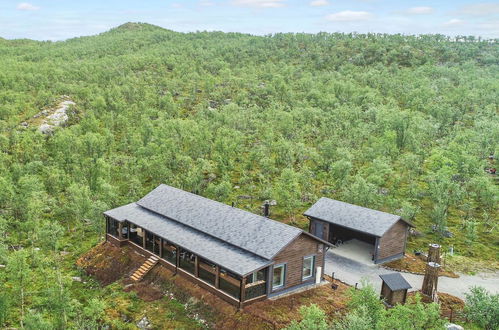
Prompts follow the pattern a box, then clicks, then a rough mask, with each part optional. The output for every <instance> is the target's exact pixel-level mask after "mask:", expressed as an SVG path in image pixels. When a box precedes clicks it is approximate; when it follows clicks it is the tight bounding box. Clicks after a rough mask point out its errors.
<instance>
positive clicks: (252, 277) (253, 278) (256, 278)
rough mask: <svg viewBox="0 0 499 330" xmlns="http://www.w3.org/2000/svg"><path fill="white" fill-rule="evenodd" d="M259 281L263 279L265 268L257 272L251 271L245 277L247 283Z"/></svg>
mask: <svg viewBox="0 0 499 330" xmlns="http://www.w3.org/2000/svg"><path fill="white" fill-rule="evenodd" d="M260 281H265V269H261V270H259V271H257V272H253V273H251V275H249V276H248V277H247V279H246V283H247V284H251V283H256V282H260Z"/></svg>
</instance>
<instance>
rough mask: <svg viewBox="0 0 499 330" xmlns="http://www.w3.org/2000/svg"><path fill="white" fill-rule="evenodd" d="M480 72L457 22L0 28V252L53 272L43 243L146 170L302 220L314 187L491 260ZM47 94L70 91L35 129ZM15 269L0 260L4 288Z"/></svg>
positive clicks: (58, 238) (136, 187)
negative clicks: (86, 31) (440, 26)
mask: <svg viewBox="0 0 499 330" xmlns="http://www.w3.org/2000/svg"><path fill="white" fill-rule="evenodd" d="M498 77H499V45H498V43H497V41H490V40H489V41H480V40H477V39H475V38H471V37H468V38H464V37H463V38H459V40H455V39H454V38H452V39H451V38H447V37H445V36H441V35H427V36H418V37H415V36H402V35H375V34H370V35H361V34H339V33H336V34H328V33H319V34H315V35H310V34H275V35H272V36H264V37H260V36H251V35H245V34H238V33H221V32H197V33H177V32H173V31H170V30H165V29H162V28H159V27H155V26H152V25H148V24H136V23H127V24H124V25H122V26H120V27H118V28H115V29H112V30H110V31H108V32H106V33H102V34H100V35H97V36H92V37H81V38H75V39H70V40H66V41H61V42H38V41H31V40H5V39H0V150H1V153H0V233H2V234H1V235H0V264H2V263H4V264H5V263H7V264H8V263H9V262H10V263H15V262H17V264H19V263H20V264H19V265H24V266H23V267H24V268H23V269H24V270H26V269H30V272H31V273H29V274H28V273H27V274H28V275H26V276H32V278H30V280H31V281H33V287H34V288H33V290H35V289H39V288H40V287H42V285H45V284H46V283H45V282H46V281H47V283H52V282H50V281H52V280H53V281H56V279H57V277H56V276H55V275H51V274H52V273H53V269H54V267H55V266H54V265H59V266H60V265H61V264H60V263H59V262H56V261H57V260H58V259H57V258H58V256H59V253H58V252H59V251H60V250H64V251H67V252H69V253H70V254H69V257H68V258H69V259H67V260H69V261H70V260H73V261H74V258H76V256H77V255H78V254H80V253H81V252H83V251H85V250H87V249H88V248H89V247H90V246H91V245H93V244H95V243H96V242H97V240H98V239H99V236H100V235H102V228H103V227H102V226H103V221H102V217H101V212H102V211H104V210H106V209H109V208H111V207H115V206H118V205H120V204H124V203H128V202H131V201H134V200H137V199H138V198H140V197H141V196H143V195H144V194H145V193H147V192H149V191H150V190H151V189H152V188H153V187H155V186H157V185H158V184H159V183H166V184H169V185H173V186H176V187H179V188H182V189H185V190H188V191H193V192H197V193H199V194H201V195H203V196H206V197H209V198H213V199H216V200H219V201H222V202H225V203H231V202H235V203H236V205H237V206H238V207H241V208H245V209H248V210H251V211H253V212H260V206H261V204H262V202H263V201H264V200H265V199H272V200H276V201H277V206H275V207H273V209H272V216H273V218H275V219H277V220H281V221H285V222H288V223H293V224H295V225H298V226H302V227H304V226H305V221H304V218H303V217H302V216H301V213H302V212H303V210H304V209H306V208H307V207H308V206H310V205H311V204H312V203H313V202H314V201H316V200H317V199H318V198H319V197H320V196H328V197H331V198H335V199H340V200H343V201H347V202H351V203H355V204H359V205H364V206H367V207H371V208H376V209H381V210H384V211H388V212H394V213H399V214H401V215H403V216H404V217H406V218H407V219H408V220H411V221H413V222H414V224H415V225H416V226H417V228H416V229H417V231H419V235H418V236H417V237H412V238H411V240H410V243H409V244H410V250H412V249H416V248H417V249H423V248H424V249H425V246H426V245H425V244H426V243H429V242H440V243H441V244H443V246H444V249H445V250H447V249H448V247H449V246H450V245H453V246H454V249H455V252H456V253H457V254H458V255H460V256H464V257H470V258H471V259H469V260H468V259H466V260H467V261H471V262H476V261H479V260H494V259H495V258H497V256H498V251H499V242H498V240H499V234H498V227H497V226H496V220H497V217H498V210H497V205H498V203H497V202H498V195H499V194H498V186H497V184H496V182H497V181H496V176H494V175H491V174H489V173H487V172H486V169H488V168H494V167H497V163H496V160H495V159H489V155H491V154H492V155H495V156H492V157H491V158H494V157H496V158H497V157H498V156H499V148H498V141H499V118H498V100H499V80H498V79H497V78H498ZM62 99H70V100H72V101H73V102H75V104H76V105H75V106H74V107H73V109H72V110H71V111H70V113H69V115H70V116H69V117H70V118H69V121H68V123H67V125H66V126H65V127H61V128H58V129H57V130H56V131H55V132H54V133H53V134H52V135H45V134H42V133H40V132H39V131H38V129H37V126H36V120H34V119H33V116H35V115H37V114H38V113H39V112H40V111H42V110H44V109H50V108H52V107H56V106H57V104H58V103H59V102H60V101H61V100H62ZM26 125H27V127H26ZM448 236H452V237H448ZM8 246H17V247H18V246H24V247H28V246H30V247H32V248H35V247H36V248H40V249H41V250H40V251H39V252H40V254H38V256H37V258H42V259H43V260H44V262H40V263H36V265H33V264H31V262H32V260H35V259H33V256H32V255H31V254H30V253H32V252H28V250H27V249H23V250H12V249H11V250H8V249H7V247H8ZM9 251H10V252H9ZM42 256H43V257H42ZM71 258H73V259H71ZM69 261H68V263H67V265H66V266H64V267H66V268H63V270H62V271H63V273H64V272H67V274H69V270H68V269H71V266H70V265H71V264H72V263H71V262H69ZM61 267H63V266H61ZM16 274H17V273H8V272H1V271H0V279H2V276H4V280H5V281H6V283H10V282H9V281H13V282H12V283H11V286H10V289H9V290H16V284H15V283H17V282H15V281H16V280H15V279H16V278H17V277H16V276H17V275H16ZM47 274H48V275H47ZM64 274H65V273H64ZM35 275H37V276H35ZM51 276H54V277H53V278H52V277H51ZM0 283H1V282H0ZM54 283H56V282H54ZM2 290H3V288H2ZM2 290H0V292H1V291H2ZM9 290H7V291H9ZM35 291H36V290H35ZM9 292H10V291H9ZM42 298H43V297H42ZM42 298H40V297H39V299H42ZM47 299H48V298H47ZM82 299H83V298H82ZM30 303H32V304H35V305H36V303H37V302H36V301H34V300H31V301H30ZM13 304H14V305H15V304H18V302H17V300H16V301H14V302H13ZM16 310H17V309H16Z"/></svg>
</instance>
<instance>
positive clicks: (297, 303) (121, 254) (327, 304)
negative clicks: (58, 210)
mask: <svg viewBox="0 0 499 330" xmlns="http://www.w3.org/2000/svg"><path fill="white" fill-rule="evenodd" d="M145 260H146V259H145V257H143V256H140V255H138V254H137V253H136V252H134V251H133V250H132V249H129V248H127V247H122V248H117V247H115V246H113V245H112V244H109V243H102V244H100V245H98V246H96V247H95V248H93V249H92V250H90V251H89V252H87V253H86V254H85V255H83V256H82V257H81V258H80V259H79V260H78V261H77V264H78V266H80V267H82V268H84V269H85V270H86V272H87V274H89V275H92V276H95V277H96V278H97V279H98V280H99V282H101V283H102V284H103V285H106V284H109V283H112V282H114V281H117V280H119V279H121V278H123V277H124V276H125V275H126V274H131V273H132V272H133V271H134V270H135V269H137V268H138V267H139V266H140V265H141V264H142V263H143V262H144V261H145ZM121 284H123V285H124V286H125V289H124V290H125V291H127V292H129V291H134V292H136V293H137V296H138V297H139V298H140V299H142V300H143V301H147V302H149V303H150V304H156V303H161V304H163V303H167V302H166V301H177V302H179V303H180V304H182V305H183V308H185V310H186V311H187V313H188V315H189V317H191V318H192V319H196V320H200V321H201V323H203V324H205V325H207V326H210V327H213V328H215V329H276V328H283V327H285V326H287V325H288V324H289V323H290V322H291V321H292V320H299V319H300V313H299V309H300V307H301V306H303V305H305V306H308V305H310V304H316V305H318V306H319V307H320V308H321V309H323V310H324V311H325V312H326V315H327V316H328V318H329V320H330V321H331V320H334V319H337V318H338V317H340V316H341V314H343V313H344V312H346V302H347V301H348V299H349V298H348V295H347V294H346V291H347V289H348V288H349V287H350V286H348V285H346V284H343V283H341V282H339V281H336V284H337V285H338V287H337V289H336V290H333V289H332V287H331V285H330V284H327V285H323V286H320V287H318V288H315V289H312V290H308V291H304V292H300V293H297V294H294V295H290V296H286V297H283V298H281V299H277V300H265V301H261V302H257V303H254V304H251V305H248V306H246V307H245V308H244V311H242V312H241V311H239V310H238V308H236V307H235V306H233V305H231V304H229V303H227V302H225V301H224V300H222V299H221V298H219V297H218V296H216V295H214V294H212V293H210V292H209V291H207V290H205V289H203V288H201V287H200V286H199V285H197V284H195V283H192V282H191V281H189V280H187V279H186V278H184V277H182V276H177V275H175V274H174V273H173V272H172V271H170V270H169V269H167V268H165V267H164V266H161V265H160V264H158V265H156V266H155V267H154V268H153V269H151V271H150V272H149V273H148V274H147V275H146V276H145V277H144V279H143V280H142V281H141V282H139V283H133V282H132V281H131V280H130V279H128V278H124V279H123V281H122V282H121ZM164 299H166V300H164Z"/></svg>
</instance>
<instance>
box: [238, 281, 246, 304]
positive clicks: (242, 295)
mask: <svg viewBox="0 0 499 330" xmlns="http://www.w3.org/2000/svg"><path fill="white" fill-rule="evenodd" d="M240 289H241V291H240V293H239V310H242V309H243V306H244V300H245V298H246V297H245V296H246V277H243V278H242V279H241V288H240Z"/></svg>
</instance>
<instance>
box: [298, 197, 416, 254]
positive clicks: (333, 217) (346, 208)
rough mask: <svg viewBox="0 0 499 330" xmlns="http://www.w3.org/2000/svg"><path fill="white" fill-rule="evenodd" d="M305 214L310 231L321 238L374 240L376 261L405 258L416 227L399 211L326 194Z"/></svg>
mask: <svg viewBox="0 0 499 330" xmlns="http://www.w3.org/2000/svg"><path fill="white" fill-rule="evenodd" d="M304 215H305V216H307V217H308V218H309V220H310V225H309V232H310V233H311V234H313V235H315V236H316V237H318V238H321V239H323V240H326V241H328V242H331V243H332V244H337V243H338V242H346V241H348V240H351V239H358V240H360V241H363V242H366V243H368V244H371V245H372V253H371V258H372V260H373V261H374V263H376V264H379V263H384V262H388V261H392V260H396V259H400V258H402V257H403V256H404V253H405V247H406V242H407V234H408V230H409V227H413V225H412V224H410V223H409V222H407V221H405V220H404V219H402V218H401V217H400V216H398V215H394V214H390V213H385V212H381V211H377V210H373V209H369V208H365V207H361V206H357V205H353V204H349V203H345V202H341V201H337V200H334V199H330V198H326V197H322V198H321V199H319V200H318V201H317V203H315V204H314V205H312V207H311V208H309V209H308V210H307V211H305V213H304Z"/></svg>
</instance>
